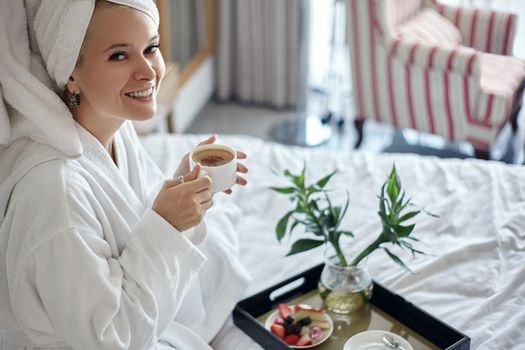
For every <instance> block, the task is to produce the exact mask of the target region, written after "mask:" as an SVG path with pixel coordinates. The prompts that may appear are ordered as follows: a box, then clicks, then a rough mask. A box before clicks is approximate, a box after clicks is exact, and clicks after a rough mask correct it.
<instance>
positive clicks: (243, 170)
mask: <svg viewBox="0 0 525 350" xmlns="http://www.w3.org/2000/svg"><path fill="white" fill-rule="evenodd" d="M237 171H238V172H240V173H244V174H246V173H247V172H248V168H247V167H246V166H244V165H243V164H241V163H237Z"/></svg>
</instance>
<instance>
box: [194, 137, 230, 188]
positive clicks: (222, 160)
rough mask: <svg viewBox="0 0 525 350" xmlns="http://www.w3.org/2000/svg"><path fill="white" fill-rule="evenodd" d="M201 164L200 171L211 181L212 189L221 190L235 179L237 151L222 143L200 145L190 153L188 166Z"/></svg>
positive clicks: (228, 186)
mask: <svg viewBox="0 0 525 350" xmlns="http://www.w3.org/2000/svg"><path fill="white" fill-rule="evenodd" d="M196 164H200V165H201V169H202V173H205V174H206V175H208V176H209V177H210V178H211V180H212V182H213V185H212V186H213V187H212V191H213V192H214V193H216V192H222V191H225V190H227V189H229V188H231V187H232V186H233V185H234V184H235V182H236V181H237V153H236V152H235V150H234V149H233V148H231V147H228V146H224V145H217V144H211V145H202V146H198V147H196V148H195V149H194V150H193V151H192V152H191V153H190V167H191V169H193V168H194V167H195V165H196Z"/></svg>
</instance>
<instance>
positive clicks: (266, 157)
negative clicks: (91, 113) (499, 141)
mask: <svg viewBox="0 0 525 350" xmlns="http://www.w3.org/2000/svg"><path fill="white" fill-rule="evenodd" d="M203 138H204V136H199V135H168V136H167V135H156V136H150V137H146V138H144V139H143V144H144V146H145V148H146V150H147V151H148V152H149V153H150V154H151V156H152V157H153V159H154V160H155V161H156V162H157V163H158V164H159V166H160V167H161V169H163V170H164V171H166V172H167V173H173V170H174V168H175V167H176V165H177V164H178V161H179V159H180V157H181V156H182V154H184V153H185V152H187V151H189V150H190V149H191V148H192V147H194V146H195V145H196V144H197V142H198V141H199V140H201V139H203ZM219 143H224V144H228V145H231V146H233V147H235V148H237V149H241V150H243V151H245V152H246V153H248V155H249V158H248V160H247V161H246V163H247V165H248V166H249V168H250V173H249V175H248V180H249V184H248V186H247V187H246V188H236V189H235V190H234V194H233V195H231V196H226V195H224V194H219V195H218V196H216V197H218V198H216V200H215V203H216V204H215V205H216V206H220V205H234V204H236V205H238V206H239V207H240V208H241V210H242V218H241V219H240V220H239V221H238V222H237V227H236V228H237V231H238V232H239V235H240V242H241V252H242V253H241V261H242V262H243V264H244V265H245V267H246V268H247V269H248V271H249V272H250V273H251V274H252V277H253V281H252V284H251V286H250V287H249V289H248V290H247V292H246V295H245V296H249V295H252V294H254V293H256V292H258V291H260V290H262V289H265V288H267V287H269V286H272V285H274V284H275V283H277V282H279V281H281V280H283V279H285V278H286V277H290V276H291V275H294V274H297V273H300V272H302V271H304V270H306V269H307V268H309V267H312V266H314V265H316V264H318V263H320V262H321V261H322V258H321V257H322V249H323V248H318V249H317V250H314V251H310V252H306V253H303V254H298V255H295V256H292V257H285V254H286V253H287V252H288V250H289V247H290V243H291V242H290V241H288V240H286V239H285V240H284V242H283V243H282V244H279V243H278V242H277V240H276V238H275V233H274V228H275V224H276V222H277V220H278V219H279V218H280V217H281V216H282V215H283V214H284V213H285V212H286V211H288V210H290V209H291V208H290V202H289V201H288V200H287V199H286V198H285V197H283V196H282V195H279V194H276V193H274V192H272V191H271V190H269V189H268V187H269V186H278V185H281V184H282V185H284V184H285V182H284V180H283V179H282V178H279V177H277V176H275V175H274V174H272V172H271V169H273V170H277V171H278V172H280V173H282V171H283V170H284V169H290V170H291V171H292V172H298V171H300V169H301V167H302V164H303V160H305V161H306V162H307V164H308V171H307V182H308V181H310V182H312V181H314V180H317V179H318V178H320V177H321V176H323V175H326V174H327V173H329V172H330V171H332V170H334V169H337V170H338V174H337V175H336V176H334V177H333V179H332V180H331V182H330V184H329V186H328V187H330V188H331V189H333V192H332V198H333V201H334V202H336V203H337V204H342V203H344V200H345V196H346V194H345V190H348V191H349V193H350V209H349V213H348V214H347V216H346V217H345V220H344V222H343V227H345V228H347V229H349V230H352V231H353V232H354V234H355V235H356V236H357V239H355V240H351V241H350V243H351V244H355V245H357V246H359V247H364V246H365V245H367V244H369V243H370V242H372V241H373V240H374V239H375V238H376V236H377V234H378V233H379V231H380V221H379V218H378V216H377V214H376V212H377V207H378V199H377V197H376V196H377V194H378V193H379V189H380V187H381V184H382V183H383V182H384V180H385V178H386V176H387V174H388V172H389V170H390V168H391V166H392V164H393V163H394V162H395V164H396V167H397V169H398V173H399V175H400V177H401V181H402V184H403V187H404V189H405V190H406V191H407V194H408V195H410V197H411V198H412V199H413V202H414V203H416V204H417V205H419V206H424V207H425V208H426V209H427V210H429V211H431V212H433V213H435V214H437V215H439V218H437V219H436V218H432V217H429V216H425V215H419V216H418V217H417V218H416V221H415V222H416V223H417V225H416V229H415V231H414V236H416V237H418V238H419V239H421V240H422V241H424V242H425V243H427V244H428V247H426V248H425V249H426V251H428V252H430V253H431V254H433V255H432V256H422V257H418V258H417V259H412V258H411V257H410V256H409V255H408V254H402V253H400V254H401V255H400V256H401V257H403V258H404V260H405V261H406V262H407V263H408V264H409V266H410V268H411V269H412V270H413V271H415V272H416V274H409V273H407V272H405V271H404V270H402V269H401V268H399V267H398V266H397V265H395V264H394V263H393V262H392V261H391V260H390V259H389V258H388V257H386V255H385V254H384V253H383V252H381V251H376V252H375V253H374V254H373V255H372V256H371V257H370V258H369V259H368V262H367V264H368V268H369V269H370V271H371V274H372V275H373V278H374V279H375V280H376V281H378V282H379V283H381V284H383V285H384V286H386V287H388V288H389V289H391V290H392V291H394V292H395V293H398V294H400V295H402V296H403V297H405V298H406V299H409V300H410V301H412V302H413V303H414V304H416V305H417V306H419V307H421V308H422V309H424V310H426V311H427V312H429V313H431V314H432V315H434V316H436V317H437V318H439V319H441V320H443V321H444V322H446V323H448V324H450V325H451V326H453V327H455V328H456V329H458V330H460V331H462V332H463V333H465V334H466V335H468V336H469V337H471V339H472V342H471V349H525V283H524V282H525V230H524V228H525V169H524V168H523V167H521V166H509V165H505V164H502V163H498V162H484V161H478V160H441V159H437V158H433V157H420V156H416V155H400V154H386V155H376V154H366V153H361V152H356V151H352V150H349V151H348V152H340V151H339V152H335V151H324V150H316V149H304V148H297V147H286V146H282V145H278V144H274V143H269V142H265V141H263V140H261V139H257V138H251V137H240V136H222V137H220V138H219ZM212 345H213V346H214V347H215V348H219V349H248V348H257V346H256V345H255V344H253V343H252V342H251V340H250V339H249V338H248V337H247V336H245V335H244V334H243V333H242V332H240V331H239V330H238V329H236V328H235V326H233V325H232V324H228V325H225V326H224V328H223V330H222V331H221V333H220V334H219V336H218V337H217V338H216V339H215V341H214V342H213V344H212Z"/></svg>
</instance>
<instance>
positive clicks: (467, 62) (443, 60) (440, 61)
mask: <svg viewBox="0 0 525 350" xmlns="http://www.w3.org/2000/svg"><path fill="white" fill-rule="evenodd" d="M389 52H390V55H391V56H392V57H394V58H396V59H399V60H401V61H402V62H403V63H404V64H405V65H414V66H419V67H421V68H423V69H425V70H429V69H432V70H438V71H453V72H457V73H460V74H464V75H474V76H476V77H478V78H477V79H479V75H480V60H479V57H478V55H477V51H476V50H474V49H472V48H469V47H464V46H458V47H456V48H447V47H441V46H427V45H422V44H418V43H411V42H407V41H403V40H401V39H395V40H392V41H391V43H390V50H389Z"/></svg>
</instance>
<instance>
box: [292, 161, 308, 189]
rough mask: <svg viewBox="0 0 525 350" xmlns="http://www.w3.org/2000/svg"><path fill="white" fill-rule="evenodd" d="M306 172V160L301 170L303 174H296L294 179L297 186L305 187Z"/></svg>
mask: <svg viewBox="0 0 525 350" xmlns="http://www.w3.org/2000/svg"><path fill="white" fill-rule="evenodd" d="M305 173H306V161H304V165H303V170H301V174H300V175H299V176H296V177H295V178H294V179H293V182H294V184H295V185H296V186H297V187H299V188H302V189H304V175H305Z"/></svg>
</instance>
